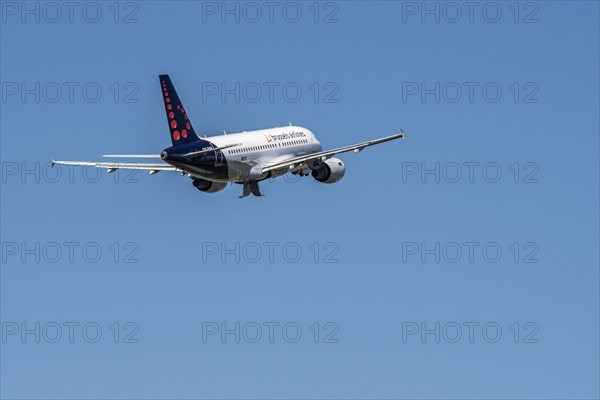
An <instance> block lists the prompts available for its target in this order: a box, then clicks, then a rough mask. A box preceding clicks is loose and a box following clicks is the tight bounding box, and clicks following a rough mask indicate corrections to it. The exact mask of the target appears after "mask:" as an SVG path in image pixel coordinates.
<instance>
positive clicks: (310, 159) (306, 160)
mask: <svg viewBox="0 0 600 400" xmlns="http://www.w3.org/2000/svg"><path fill="white" fill-rule="evenodd" d="M402 138H404V131H402V130H400V133H397V134H395V135H391V136H386V137H383V138H380V139H374V140H369V141H368V142H363V143H358V144H353V145H351V146H345V147H338V148H337V149H333V150H326V151H320V152H318V153H312V154H307V155H305V156H300V157H294V158H290V159H288V160H284V161H281V162H276V163H273V164H269V163H267V164H266V165H265V167H264V168H263V169H262V172H269V171H274V170H278V169H283V168H288V169H294V168H296V167H298V166H300V165H302V164H306V165H308V166H311V164H314V162H315V161H317V160H321V161H325V160H326V159H328V158H331V157H333V156H334V155H336V154H340V153H346V152H348V151H354V152H355V153H358V152H360V151H362V149H364V148H365V147H369V146H373V145H375V144H379V143H383V142H387V141H390V140H394V139H402Z"/></svg>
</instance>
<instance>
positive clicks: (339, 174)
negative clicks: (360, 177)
mask: <svg viewBox="0 0 600 400" xmlns="http://www.w3.org/2000/svg"><path fill="white" fill-rule="evenodd" d="M345 173H346V167H345V166H344V163H343V162H342V160H340V159H339V158H329V159H327V160H325V161H324V162H323V163H321V165H319V166H318V167H317V168H315V169H313V171H312V174H311V175H312V176H313V178H315V179H316V180H317V182H321V183H336V182H337V181H339V180H340V179H342V178H343V177H344V174H345Z"/></svg>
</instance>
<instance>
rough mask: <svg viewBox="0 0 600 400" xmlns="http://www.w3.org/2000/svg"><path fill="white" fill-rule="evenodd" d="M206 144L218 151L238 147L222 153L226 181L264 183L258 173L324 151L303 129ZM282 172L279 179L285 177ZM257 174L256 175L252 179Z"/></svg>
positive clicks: (232, 136)
mask: <svg viewBox="0 0 600 400" xmlns="http://www.w3.org/2000/svg"><path fill="white" fill-rule="evenodd" d="M205 140H207V141H209V142H211V143H213V144H214V145H215V146H216V147H224V146H228V145H232V144H239V145H238V146H235V147H231V148H228V149H225V150H223V151H222V153H223V156H224V157H225V159H226V160H223V161H224V162H225V161H226V163H227V166H228V177H227V179H226V180H228V181H231V180H234V181H235V180H243V179H248V178H252V179H262V178H264V176H260V174H258V172H257V171H259V170H260V167H262V166H264V165H267V164H269V163H274V162H278V161H282V160H285V159H289V158H293V157H299V156H303V155H308V154H312V153H317V152H319V151H321V150H322V148H321V143H320V142H319V141H318V140H317V138H316V136H315V135H314V134H313V133H312V132H311V131H310V130H309V129H306V128H303V127H301V126H286V127H281V128H271V129H261V130H256V131H249V132H240V133H232V134H226V135H220V136H210V137H207V138H206V139H205ZM285 172H287V171H282V172H280V173H279V174H278V175H283V174H285ZM253 174H254V175H253Z"/></svg>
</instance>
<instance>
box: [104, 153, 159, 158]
mask: <svg viewBox="0 0 600 400" xmlns="http://www.w3.org/2000/svg"><path fill="white" fill-rule="evenodd" d="M102 157H106V158H160V154H105V155H103V156H102Z"/></svg>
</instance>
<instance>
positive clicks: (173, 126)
mask: <svg viewBox="0 0 600 400" xmlns="http://www.w3.org/2000/svg"><path fill="white" fill-rule="evenodd" d="M171 128H173V129H175V128H177V121H175V120H172V121H171ZM177 135H179V132H178V133H177Z"/></svg>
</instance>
